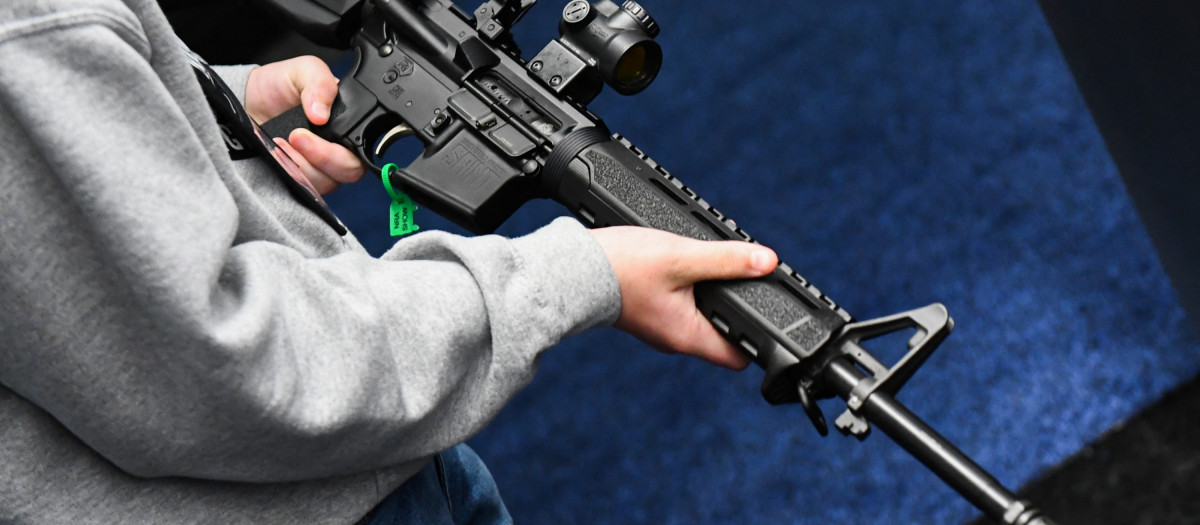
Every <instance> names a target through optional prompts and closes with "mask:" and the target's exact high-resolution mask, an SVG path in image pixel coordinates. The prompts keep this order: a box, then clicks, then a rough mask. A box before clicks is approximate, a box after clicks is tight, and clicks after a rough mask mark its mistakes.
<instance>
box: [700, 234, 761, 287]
mask: <svg viewBox="0 0 1200 525" xmlns="http://www.w3.org/2000/svg"><path fill="white" fill-rule="evenodd" d="M678 256H679V263H680V264H679V268H678V273H677V276H678V278H679V279H681V280H683V281H684V282H687V283H694V282H699V281H712V280H719V279H749V278H753V277H761V276H763V275H766V274H768V273H771V272H772V271H773V270H775V267H776V266H778V265H779V257H778V256H777V255H775V251H774V250H771V249H770V248H767V247H766V246H762V245H758V244H753V243H748V242H742V241H716V242H713V241H697V240H692V239H688V240H687V242H685V243H684V245H683V246H681V247H680V249H679V252H678Z"/></svg>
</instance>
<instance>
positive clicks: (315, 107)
mask: <svg viewBox="0 0 1200 525" xmlns="http://www.w3.org/2000/svg"><path fill="white" fill-rule="evenodd" d="M312 112H313V115H314V116H318V117H321V118H329V106H327V105H325V104H322V103H320V102H313V104H312Z"/></svg>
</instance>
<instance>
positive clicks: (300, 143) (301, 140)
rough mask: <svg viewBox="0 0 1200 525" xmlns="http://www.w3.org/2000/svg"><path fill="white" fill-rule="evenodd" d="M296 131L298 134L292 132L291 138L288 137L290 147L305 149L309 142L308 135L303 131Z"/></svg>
mask: <svg viewBox="0 0 1200 525" xmlns="http://www.w3.org/2000/svg"><path fill="white" fill-rule="evenodd" d="M297 131H298V133H296V132H293V133H292V136H291V137H289V139H290V142H291V143H292V147H293V148H296V149H304V148H307V147H308V144H309V140H310V139H309V138H308V133H305V132H304V131H305V130H297Z"/></svg>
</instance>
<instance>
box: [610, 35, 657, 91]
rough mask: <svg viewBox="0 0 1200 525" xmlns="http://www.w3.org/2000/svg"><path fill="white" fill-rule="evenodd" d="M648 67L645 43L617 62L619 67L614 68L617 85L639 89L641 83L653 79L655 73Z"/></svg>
mask: <svg viewBox="0 0 1200 525" xmlns="http://www.w3.org/2000/svg"><path fill="white" fill-rule="evenodd" d="M646 65H647V53H646V45H645V43H639V44H637V45H635V46H633V47H631V48H629V50H628V51H626V52H625V54H624V55H621V59H620V60H618V61H617V66H616V67H615V68H613V73H614V75H613V76H614V77H615V80H616V81H617V84H620V85H621V86H624V87H629V88H634V89H636V88H638V87H641V86H639V84H640V83H642V82H645V81H646V80H647V79H648V78H649V77H653V76H654V74H655V73H656V72H655V71H649V69H650V68H648V67H646Z"/></svg>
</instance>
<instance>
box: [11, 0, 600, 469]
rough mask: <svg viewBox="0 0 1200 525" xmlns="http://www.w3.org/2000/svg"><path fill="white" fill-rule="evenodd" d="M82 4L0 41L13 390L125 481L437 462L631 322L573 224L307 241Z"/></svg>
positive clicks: (168, 78)
mask: <svg viewBox="0 0 1200 525" xmlns="http://www.w3.org/2000/svg"><path fill="white" fill-rule="evenodd" d="M84 5H85V7H81V8H79V9H74V10H65V11H58V12H54V13H47V14H44V15H36V16H30V17H26V18H25V19H24V22H22V23H20V24H12V23H10V24H7V25H0V157H2V158H4V159H5V160H4V161H3V162H0V183H2V184H3V187H4V191H3V192H2V194H0V208H2V209H3V210H4V218H3V219H2V220H0V238H2V239H3V242H2V243H0V340H3V341H4V344H3V345H2V346H0V363H2V364H0V383H3V384H4V385H5V386H7V387H9V388H10V389H12V390H13V391H14V392H16V393H18V394H19V395H21V396H22V397H24V398H26V399H28V400H29V401H31V402H33V403H35V404H37V405H38V406H39V407H41V408H42V409H44V410H46V411H47V412H49V413H50V414H52V415H53V416H54V417H55V418H56V419H57V420H58V421H60V422H61V423H62V424H63V425H65V426H66V427H67V428H68V429H70V430H71V432H72V433H74V434H75V435H76V436H78V437H79V439H80V440H82V441H83V442H84V443H86V444H87V445H88V446H90V447H91V448H92V449H94V450H95V451H97V452H98V453H99V454H101V455H102V456H104V457H105V458H107V459H108V460H109V461H111V462H113V463H114V464H115V465H117V466H118V467H120V468H121V469H123V470H125V471H126V472H129V473H131V474H134V475H137V476H186V477H195V478H206V479H220V480H237V481H253V482H267V481H289V480H301V479H313V478H318V477H326V476H331V475H336V474H344V473H350V472H361V471H366V470H372V469H377V468H381V467H385V466H390V465H395V464H399V463H403V462H406V461H411V460H414V459H418V458H422V457H425V456H428V455H430V454H432V453H434V452H436V451H438V450H441V449H444V448H447V447H449V446H452V445H454V444H456V443H459V442H462V441H463V440H465V439H467V438H468V437H469V436H470V435H472V434H473V433H475V432H477V431H478V430H479V429H480V428H481V427H482V426H483V425H485V424H486V423H487V422H488V421H490V420H491V418H492V417H494V415H495V414H496V412H497V411H498V410H499V408H500V407H501V406H502V405H503V404H504V403H505V402H506V401H507V400H508V399H509V398H510V397H511V396H512V395H513V394H514V393H515V392H516V391H518V390H519V389H520V388H522V387H523V386H524V385H526V384H527V383H528V381H529V380H530V379H531V377H532V375H533V372H534V369H535V367H536V363H537V360H538V356H539V355H540V354H541V352H543V351H545V350H546V349H547V348H549V347H551V346H552V345H554V344H555V343H556V342H557V341H559V340H560V339H561V338H563V337H565V336H568V335H570V334H573V333H577V332H579V331H582V330H585V329H587V328H589V327H593V326H596V325H601V324H607V323H611V322H612V321H613V320H615V318H616V316H617V315H618V313H619V311H618V310H619V304H620V302H619V292H618V287H617V283H616V280H615V277H614V275H613V273H612V269H611V267H610V266H609V265H608V262H607V260H606V259H605V258H604V254H603V252H602V250H601V249H600V247H599V245H598V244H597V243H596V242H595V241H594V240H593V239H592V238H591V236H590V235H589V234H588V233H587V231H586V230H585V229H584V228H583V227H582V226H581V225H580V224H579V223H577V222H575V221H573V220H570V219H560V220H557V221H555V222H553V223H552V224H550V225H548V226H546V227H544V228H542V229H541V230H539V231H537V232H534V233H532V234H530V235H528V236H525V237H522V238H518V239H506V238H501V237H497V236H482V237H475V238H464V237H457V236H453V235H449V234H445V233H438V232H431V233H423V234H419V235H416V236H413V237H412V238H409V239H406V240H402V241H400V242H399V243H398V244H397V245H396V246H395V247H394V248H393V249H392V250H390V251H389V252H388V253H387V254H386V255H385V256H383V257H381V258H372V257H370V256H368V255H367V254H366V253H364V252H363V251H362V250H361V249H350V248H347V249H345V250H340V251H329V250H314V249H311V247H309V246H307V245H305V244H303V243H301V242H296V241H295V239H297V238H303V237H305V236H306V234H307V233H308V230H306V228H310V227H311V228H317V227H320V225H319V221H308V222H304V221H290V220H289V219H287V217H281V214H282V215H286V214H287V213H294V214H297V215H302V214H303V213H304V212H305V210H304V209H303V208H301V207H300V206H299V205H298V204H295V203H292V204H291V205H290V207H289V205H288V204H287V203H286V201H285V200H284V199H283V198H280V197H278V196H266V197H262V199H263V202H260V201H259V200H256V199H258V196H256V195H248V194H246V193H245V192H244V191H243V190H241V189H238V188H239V186H237V182H236V181H237V180H240V176H239V175H238V174H236V173H233V172H234V171H237V169H236V168H235V167H234V164H233V163H231V162H230V161H229V159H228V157H227V156H226V157H224V158H222V155H220V154H218V153H221V152H223V147H222V144H221V138H220V134H219V133H218V132H217V131H216V130H215V129H214V128H215V126H216V125H215V122H213V121H212V118H211V115H205V111H204V110H203V109H206V108H201V109H200V110H198V109H196V108H197V107H201V106H199V105H202V104H203V102H202V101H203V98H202V95H200V92H199V89H198V87H197V86H195V85H190V84H189V82H190V79H189V77H190V75H191V72H190V70H189V69H187V66H186V64H185V63H184V62H183V60H182V57H181V55H180V54H179V53H178V52H177V51H172V49H171V48H169V47H168V46H165V45H158V46H156V45H154V44H152V42H156V41H158V40H162V41H164V42H165V41H166V39H165V37H161V38H160V36H157V35H153V34H151V35H146V34H144V33H143V30H142V28H141V26H140V24H139V21H138V20H137V18H135V17H134V16H133V15H132V14H129V13H128V12H125V11H122V10H121V9H118V8H112V9H99V8H93V7H86V5H88V4H86V3H85V4H84ZM118 5H119V4H118ZM0 9H2V8H0ZM2 19H3V18H0V20H2ZM197 101H200V102H197ZM198 104H199V105H198ZM264 187H268V186H264ZM280 192H281V193H280V194H281V195H282V194H283V193H282V190H280ZM272 199H274V200H272ZM266 201H270V205H267V204H264V202H266ZM280 210H283V211H280ZM313 224H317V225H316V226H313ZM312 234H313V235H314V236H318V235H320V234H318V233H316V230H315V229H314V230H312ZM326 235H328V234H326Z"/></svg>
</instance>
